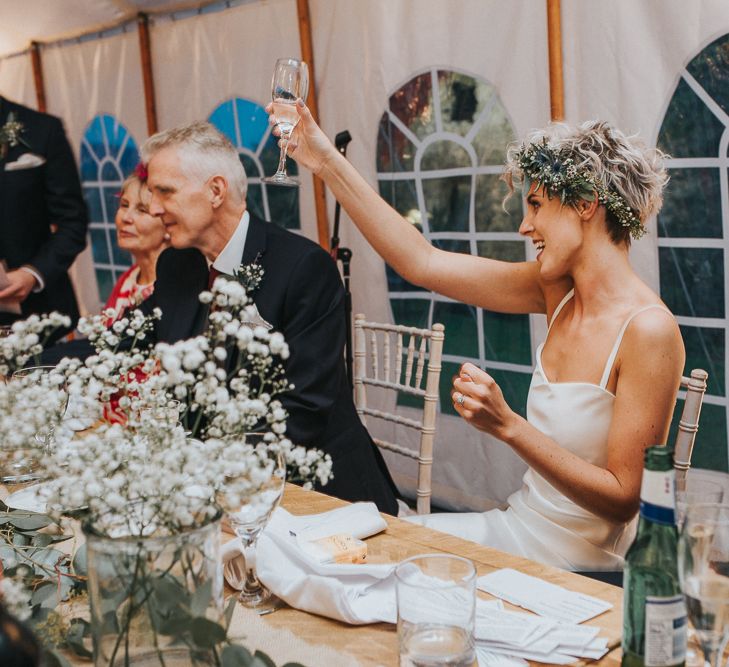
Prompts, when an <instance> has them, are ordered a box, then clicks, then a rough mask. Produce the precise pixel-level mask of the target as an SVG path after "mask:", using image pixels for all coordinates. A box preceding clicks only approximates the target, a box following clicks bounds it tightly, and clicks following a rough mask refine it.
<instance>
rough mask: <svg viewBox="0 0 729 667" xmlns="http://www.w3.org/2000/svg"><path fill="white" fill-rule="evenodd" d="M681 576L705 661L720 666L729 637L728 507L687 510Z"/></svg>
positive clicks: (680, 546)
mask: <svg viewBox="0 0 729 667" xmlns="http://www.w3.org/2000/svg"><path fill="white" fill-rule="evenodd" d="M678 574H679V578H680V581H681V589H682V590H683V593H684V595H685V596H686V609H687V612H688V619H689V623H690V625H691V627H692V628H693V629H694V631H695V634H696V638H697V639H698V642H699V644H700V646H701V649H702V651H703V652H704V658H705V659H706V661H707V662H708V663H709V664H710V665H711V666H712V667H720V665H721V655H722V652H723V649H724V646H725V643H726V641H727V639H728V638H729V505H722V504H718V503H699V504H697V505H694V506H692V507H689V508H688V509H687V511H686V517H685V519H684V523H683V527H682V530H681V536H680V538H679V541H678Z"/></svg>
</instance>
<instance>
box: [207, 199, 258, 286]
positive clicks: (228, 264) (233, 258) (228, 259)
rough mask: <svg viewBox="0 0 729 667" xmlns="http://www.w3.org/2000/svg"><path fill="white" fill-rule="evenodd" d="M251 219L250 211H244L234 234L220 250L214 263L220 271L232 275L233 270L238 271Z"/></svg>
mask: <svg viewBox="0 0 729 667" xmlns="http://www.w3.org/2000/svg"><path fill="white" fill-rule="evenodd" d="M250 220H251V216H250V214H249V213H248V211H244V212H243V215H242V216H241V219H240V222H239V223H238V226H237V227H236V228H235V231H234V232H233V236H231V237H230V238H229V239H228V242H227V243H226V244H225V247H224V248H223V249H222V250H221V251H220V254H219V255H218V256H217V257H216V258H215V261H214V262H213V263H212V266H213V267H214V268H216V269H217V270H218V271H220V273H224V274H225V275H226V276H232V275H233V272H234V271H237V270H238V268H239V267H240V261H241V259H242V258H243V249H244V248H245V247H246V238H247V236H248V225H249V224H250Z"/></svg>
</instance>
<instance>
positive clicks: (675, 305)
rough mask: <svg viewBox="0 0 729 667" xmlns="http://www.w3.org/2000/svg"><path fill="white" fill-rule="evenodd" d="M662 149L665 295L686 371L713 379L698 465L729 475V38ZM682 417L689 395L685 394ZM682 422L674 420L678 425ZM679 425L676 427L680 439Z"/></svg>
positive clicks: (688, 82)
mask: <svg viewBox="0 0 729 667" xmlns="http://www.w3.org/2000/svg"><path fill="white" fill-rule="evenodd" d="M658 147H659V148H661V149H662V150H664V151H666V152H667V153H669V154H670V156H671V157H670V158H669V160H668V163H667V165H668V170H669V175H670V177H671V180H670V181H669V183H668V185H667V187H666V192H665V197H664V204H663V209H662V210H661V212H660V214H659V216H658V263H659V264H658V266H659V274H660V289H661V297H662V298H663V299H664V301H665V302H666V304H667V305H668V306H669V307H670V308H671V310H672V311H673V312H674V314H675V315H676V317H677V320H678V323H679V325H680V327H681V334H682V336H683V340H684V344H685V346H686V368H685V371H684V373H685V374H688V372H689V371H690V370H691V369H692V368H704V369H706V371H707V372H708V373H709V382H708V390H707V394H706V396H705V399H704V406H703V408H702V411H701V425H700V430H699V436H698V439H697V444H696V448H695V450H694V454H693V465H695V466H697V467H704V468H713V469H716V470H724V471H727V470H729V444H728V443H727V423H728V422H729V401H728V400H727V392H726V386H727V369H728V368H729V356H728V355H729V351H728V350H727V346H726V335H727V328H728V327H729V319H728V318H727V306H728V304H729V302H728V301H727V299H729V283H728V282H727V279H728V277H729V265H728V264H727V262H728V261H729V257H728V256H727V252H728V251H729V206H728V205H727V202H729V185H728V183H729V173H728V171H729V158H728V151H729V35H724V36H723V37H720V38H719V39H717V40H715V41H714V42H713V43H712V44H710V45H709V46H707V47H706V48H704V49H703V50H702V51H701V52H700V53H699V54H698V55H697V56H696V57H694V58H693V59H692V60H691V62H690V63H689V64H688V65H687V67H686V68H685V69H684V70H683V71H682V72H681V73H680V78H679V81H678V83H677V85H676V89H675V91H674V92H673V95H672V97H671V100H670V102H669V104H668V107H667V110H666V114H665V117H664V119H663V123H662V125H661V129H660V132H659V134H658ZM679 398H680V400H679V406H678V407H677V409H676V415H678V414H679V413H680V408H681V403H682V399H683V396H682V394H680V395H679ZM676 420H677V417H676V418H674V422H676ZM675 428H676V424H675V423H674V424H673V426H672V435H671V437H673V434H674V433H675Z"/></svg>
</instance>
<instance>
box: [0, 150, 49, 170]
mask: <svg viewBox="0 0 729 667" xmlns="http://www.w3.org/2000/svg"><path fill="white" fill-rule="evenodd" d="M45 163H46V160H45V158H43V157H41V156H40V155H36V154H35V153H23V154H22V155H21V156H20V157H19V158H18V159H17V160H15V162H8V163H7V164H6V165H5V171H20V170H21V169H32V168H34V167H40V166H42V165H44V164H45Z"/></svg>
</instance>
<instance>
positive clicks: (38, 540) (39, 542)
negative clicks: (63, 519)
mask: <svg viewBox="0 0 729 667" xmlns="http://www.w3.org/2000/svg"><path fill="white" fill-rule="evenodd" d="M16 537H17V534H16ZM52 542H53V535H48V534H46V533H35V534H34V535H33V537H32V538H31V539H30V543H31V544H32V545H33V546H34V547H40V548H43V547H47V546H48V545H49V544H51V543H52Z"/></svg>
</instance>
